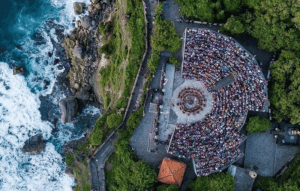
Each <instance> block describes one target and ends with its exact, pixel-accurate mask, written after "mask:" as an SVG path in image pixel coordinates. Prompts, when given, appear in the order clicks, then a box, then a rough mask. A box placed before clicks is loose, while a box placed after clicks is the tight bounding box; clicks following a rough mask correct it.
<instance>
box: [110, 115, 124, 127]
mask: <svg viewBox="0 0 300 191" xmlns="http://www.w3.org/2000/svg"><path fill="white" fill-rule="evenodd" d="M121 122H122V116H121V115H118V114H116V113H112V114H110V115H109V116H107V119H106V123H107V126H108V127H109V128H115V127H118V125H120V123H121Z"/></svg>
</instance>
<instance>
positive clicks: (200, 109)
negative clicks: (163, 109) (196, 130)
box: [171, 80, 213, 123]
mask: <svg viewBox="0 0 300 191" xmlns="http://www.w3.org/2000/svg"><path fill="white" fill-rule="evenodd" d="M212 100H213V99H212V95H211V93H210V92H208V91H207V89H206V88H205V86H204V84H203V83H201V82H200V81H193V80H185V82H184V83H183V84H181V85H180V86H179V87H177V88H176V89H175V91H174V93H173V97H172V107H171V109H173V111H174V112H175V113H176V115H177V117H178V118H177V123H193V122H196V121H199V120H201V119H203V118H204V117H205V115H206V114H208V113H209V112H210V111H211V109H212Z"/></svg>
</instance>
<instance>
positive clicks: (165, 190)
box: [157, 184, 179, 191]
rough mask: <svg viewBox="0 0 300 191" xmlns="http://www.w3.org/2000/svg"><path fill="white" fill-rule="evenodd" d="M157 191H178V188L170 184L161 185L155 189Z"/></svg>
mask: <svg viewBox="0 0 300 191" xmlns="http://www.w3.org/2000/svg"><path fill="white" fill-rule="evenodd" d="M157 191H179V188H178V187H177V186H176V185H174V184H172V185H166V184H164V185H161V186H159V187H157Z"/></svg>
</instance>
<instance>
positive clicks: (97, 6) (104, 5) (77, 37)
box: [60, 0, 113, 122]
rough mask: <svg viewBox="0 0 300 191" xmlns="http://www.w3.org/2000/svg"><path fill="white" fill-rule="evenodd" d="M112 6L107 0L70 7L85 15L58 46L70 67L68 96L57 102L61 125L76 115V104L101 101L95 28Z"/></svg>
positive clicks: (99, 36)
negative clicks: (85, 12) (63, 50)
mask: <svg viewBox="0 0 300 191" xmlns="http://www.w3.org/2000/svg"><path fill="white" fill-rule="evenodd" d="M112 6H113V3H112V2H111V0H91V4H90V5H89V6H88V7H87V6H86V5H85V4H84V3H79V2H75V3H74V4H73V8H74V12H75V13H76V14H81V13H83V12H84V11H85V10H86V9H87V11H88V15H85V16H83V17H82V18H81V19H80V20H78V21H77V22H76V25H77V27H76V28H75V29H74V30H73V31H72V33H71V34H70V35H67V36H65V37H64V40H63V43H62V44H61V45H62V47H63V48H64V49H65V52H66V56H67V59H68V60H69V62H70V65H71V67H70V70H69V72H68V74H67V79H68V81H69V86H68V90H69V92H70V93H71V94H72V96H70V97H67V98H66V99H64V100H62V101H61V102H60V107H61V110H62V121H63V122H70V121H72V119H73V118H74V117H75V116H76V112H74V111H76V110H77V108H78V106H77V102H81V103H82V104H83V105H85V103H86V102H98V103H100V104H101V102H102V98H101V96H100V93H99V90H98V88H97V86H98V80H97V79H95V76H96V75H97V73H99V65H100V61H101V55H100V54H98V48H99V46H100V45H101V41H100V39H101V35H100V34H99V32H98V25H99V23H100V22H101V21H102V20H104V19H106V18H107V16H108V15H109V13H110V12H111V11H112Z"/></svg>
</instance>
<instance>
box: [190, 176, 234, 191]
mask: <svg viewBox="0 0 300 191" xmlns="http://www.w3.org/2000/svg"><path fill="white" fill-rule="evenodd" d="M234 184H235V180H234V178H233V177H232V176H231V175H230V174H229V173H228V172H227V173H216V174H212V175H209V176H202V177H198V178H197V179H196V180H195V181H194V182H191V183H190V185H189V188H190V189H191V190H192V191H233V190H234Z"/></svg>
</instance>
